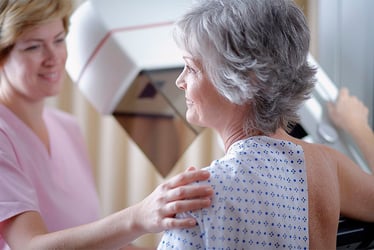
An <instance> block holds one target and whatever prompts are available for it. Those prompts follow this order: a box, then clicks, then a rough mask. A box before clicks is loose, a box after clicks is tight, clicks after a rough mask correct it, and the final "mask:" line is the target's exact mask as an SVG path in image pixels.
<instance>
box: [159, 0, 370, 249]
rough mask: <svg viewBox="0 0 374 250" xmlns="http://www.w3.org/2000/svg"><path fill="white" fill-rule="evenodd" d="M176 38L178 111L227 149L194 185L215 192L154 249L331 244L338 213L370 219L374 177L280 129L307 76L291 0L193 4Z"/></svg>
mask: <svg viewBox="0 0 374 250" xmlns="http://www.w3.org/2000/svg"><path fill="white" fill-rule="evenodd" d="M175 38H176V41H177V43H178V45H179V46H180V47H181V48H182V49H183V50H184V56H183V59H184V61H185V68H184V70H183V72H182V73H181V75H180V76H179V78H178V79H177V81H176V84H177V86H178V87H179V88H180V89H182V90H184V91H185V96H186V103H187V106H188V110H187V113H186V118H187V120H188V121H189V122H190V123H193V124H195V125H200V126H204V127H209V128H212V129H214V130H215V131H217V133H218V134H219V135H220V137H221V138H222V140H223V142H224V145H225V149H226V153H225V156H223V157H222V158H221V159H218V160H216V161H213V162H212V163H211V165H210V166H209V167H208V168H207V170H209V171H210V173H211V178H210V180H209V181H208V182H202V183H209V184H210V185H211V186H212V187H213V188H214V190H215V196H214V198H213V203H212V205H211V206H210V207H209V208H206V209H202V210H201V211H197V212H189V213H185V214H179V215H178V216H179V217H183V218H186V217H193V218H195V219H196V220H197V221H198V224H197V226H196V227H195V228H191V229H186V230H170V231H168V232H166V233H165V234H164V237H163V238H162V240H161V242H160V245H159V249H262V248H263V249H276V248H288V249H307V248H311V249H335V247H336V232H337V227H338V219H339V214H340V213H341V214H344V215H346V216H349V217H353V218H357V219H361V220H367V221H374V213H373V212H372V211H374V177H373V176H372V175H369V174H366V173H365V172H364V171H362V170H361V169H360V168H359V167H358V166H357V165H356V164H355V163H353V162H352V161H351V160H350V159H349V158H348V157H346V156H344V155H343V154H341V153H339V152H337V151H335V150H334V149H331V148H329V147H327V146H324V145H317V144H310V143H307V142H305V141H302V140H298V139H295V138H293V137H291V136H289V135H288V134H287V130H288V128H289V126H290V124H293V123H295V122H297V118H298V117H297V110H298V108H299V106H300V104H301V103H302V101H303V100H305V99H306V98H308V95H309V94H310V92H311V90H312V88H313V85H314V74H315V70H314V69H313V68H311V67H310V66H309V65H308V62H307V54H308V48H309V30H308V27H307V24H306V20H305V18H304V15H303V13H302V11H301V10H299V9H298V8H297V6H296V5H295V4H294V2H293V1H291V0H266V1H264V0H235V1H232V0H205V1H199V3H198V4H196V5H195V6H194V7H193V8H192V9H191V10H190V11H188V12H187V13H186V14H185V15H184V16H183V17H182V19H181V20H179V21H178V22H177V25H176V32H175ZM371 167H372V168H374V166H371ZM353 187H354V188H353Z"/></svg>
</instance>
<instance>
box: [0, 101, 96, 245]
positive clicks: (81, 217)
mask: <svg viewBox="0 0 374 250" xmlns="http://www.w3.org/2000/svg"><path fill="white" fill-rule="evenodd" d="M43 115H44V120H45V122H46V125H47V129H48V133H49V140H50V153H48V151H47V149H46V147H45V146H44V144H43V143H42V142H41V140H40V139H39V138H38V137H37V136H36V135H35V134H34V133H33V132H32V130H31V129H30V128H29V127H28V126H26V125H25V124H24V123H23V122H22V121H21V120H20V119H19V118H18V117H17V116H15V115H14V114H13V113H12V112H11V111H10V110H9V109H7V108H6V107H5V106H3V105H0V223H1V222H3V221H4V220H6V219H8V218H10V217H12V216H15V215H17V214H20V213H22V212H25V211H37V212H39V213H40V215H41V216H42V218H43V220H44V223H45V224H46V226H47V228H48V230H49V231H51V232H52V231H57V230H61V229H65V228H69V227H74V226H78V225H81V224H85V223H89V222H92V221H94V220H97V219H98V218H99V213H100V207H99V199H98V196H97V193H96V189H95V183H94V179H93V175H92V169H91V165H90V163H89V160H88V157H87V152H86V147H85V144H84V140H83V137H82V134H81V133H80V130H79V127H78V124H77V123H76V121H75V120H74V119H73V117H72V116H71V115H69V114H67V113H64V112H62V111H58V110H55V109H50V108H46V109H45V110H44V114H43ZM0 249H8V246H7V245H6V243H5V242H4V240H3V239H2V237H1V236H0Z"/></svg>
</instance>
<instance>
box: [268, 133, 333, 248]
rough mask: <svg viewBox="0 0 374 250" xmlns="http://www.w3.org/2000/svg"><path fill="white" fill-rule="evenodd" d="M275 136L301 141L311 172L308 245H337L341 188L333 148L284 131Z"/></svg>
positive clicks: (323, 246)
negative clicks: (308, 141) (300, 138)
mask: <svg viewBox="0 0 374 250" xmlns="http://www.w3.org/2000/svg"><path fill="white" fill-rule="evenodd" d="M275 137H278V138H282V139H285V140H288V141H292V142H294V143H296V144H298V145H301V146H302V148H303V150H304V156H305V162H306V166H307V176H308V196H309V203H308V204H309V205H308V206H309V247H310V249H335V248H336V232H337V228H338V221H339V215H340V197H339V194H340V190H339V178H338V168H337V162H336V161H335V160H334V159H333V158H332V155H333V154H331V152H330V151H331V149H329V148H327V147H326V146H323V145H319V144H311V143H307V142H305V141H302V140H299V139H296V138H293V137H291V136H289V135H287V134H285V133H283V132H280V134H279V133H277V134H276V135H275Z"/></svg>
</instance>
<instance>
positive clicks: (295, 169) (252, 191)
mask: <svg viewBox="0 0 374 250" xmlns="http://www.w3.org/2000/svg"><path fill="white" fill-rule="evenodd" d="M206 169H207V170H209V171H210V173H211V178H210V179H209V180H208V181H207V182H208V183H209V184H210V185H211V186H212V187H213V188H214V190H215V195H214V197H213V202H212V205H211V207H210V208H207V209H203V210H198V211H195V212H189V213H184V214H179V215H177V216H179V217H184V216H193V217H194V218H196V220H197V221H198V223H197V226H196V227H194V228H191V229H183V230H182V229H181V230H170V231H166V232H165V234H164V236H163V237H162V239H161V241H160V244H159V246H158V249H159V250H162V249H168V250H170V249H175V250H186V249H212V250H213V249H222V250H223V249H225V250H233V249H246V250H247V249H307V248H308V245H309V239H308V192H307V177H306V168H305V161H304V152H303V149H302V148H301V146H299V145H296V144H293V143H291V142H288V141H282V140H276V139H272V138H269V137H265V136H255V137H251V138H249V139H245V140H241V141H238V142H236V143H234V144H233V145H232V146H231V147H230V149H229V150H228V152H227V154H226V155H225V156H224V157H223V158H222V159H220V160H216V161H213V162H212V164H211V165H210V166H209V167H207V168H206ZM197 185H199V184H197Z"/></svg>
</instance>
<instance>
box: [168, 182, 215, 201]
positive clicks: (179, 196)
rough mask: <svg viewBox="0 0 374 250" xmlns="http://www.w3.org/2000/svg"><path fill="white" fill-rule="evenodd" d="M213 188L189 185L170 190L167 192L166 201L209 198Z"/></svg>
mask: <svg viewBox="0 0 374 250" xmlns="http://www.w3.org/2000/svg"><path fill="white" fill-rule="evenodd" d="M212 194H213V188H212V187H211V186H207V185H203V186H201V185H190V186H183V187H178V188H175V189H172V190H170V191H169V192H168V195H167V201H168V202H171V201H176V200H185V199H195V198H203V197H211V196H212Z"/></svg>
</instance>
